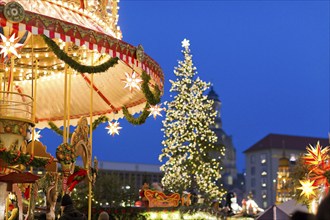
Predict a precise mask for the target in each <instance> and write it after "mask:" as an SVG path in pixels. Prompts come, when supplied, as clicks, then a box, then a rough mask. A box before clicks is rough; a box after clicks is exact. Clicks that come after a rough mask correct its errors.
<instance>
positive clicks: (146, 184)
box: [142, 181, 149, 189]
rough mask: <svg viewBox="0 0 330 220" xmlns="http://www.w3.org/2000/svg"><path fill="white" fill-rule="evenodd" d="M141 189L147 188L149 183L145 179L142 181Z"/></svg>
mask: <svg viewBox="0 0 330 220" xmlns="http://www.w3.org/2000/svg"><path fill="white" fill-rule="evenodd" d="M142 189H149V183H148V182H147V181H143V185H142Z"/></svg>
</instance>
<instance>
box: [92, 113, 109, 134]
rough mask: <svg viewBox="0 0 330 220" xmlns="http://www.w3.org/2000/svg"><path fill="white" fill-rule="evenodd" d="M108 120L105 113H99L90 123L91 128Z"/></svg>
mask: <svg viewBox="0 0 330 220" xmlns="http://www.w3.org/2000/svg"><path fill="white" fill-rule="evenodd" d="M107 121H109V118H108V117H107V116H105V115H101V116H100V117H98V118H97V119H96V120H95V121H93V124H92V130H93V131H94V130H95V129H96V128H97V127H98V126H99V125H100V124H101V123H104V122H107Z"/></svg>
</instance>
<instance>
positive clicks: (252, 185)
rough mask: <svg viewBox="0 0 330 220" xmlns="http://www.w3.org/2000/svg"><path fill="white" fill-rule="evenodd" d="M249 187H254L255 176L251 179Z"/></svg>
mask: <svg viewBox="0 0 330 220" xmlns="http://www.w3.org/2000/svg"><path fill="white" fill-rule="evenodd" d="M251 187H256V179H255V178H252V179H251Z"/></svg>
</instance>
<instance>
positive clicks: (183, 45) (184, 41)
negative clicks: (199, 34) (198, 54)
mask: <svg viewBox="0 0 330 220" xmlns="http://www.w3.org/2000/svg"><path fill="white" fill-rule="evenodd" d="M181 43H182V47H184V48H187V47H189V46H190V43H189V40H187V39H186V38H185V39H184V40H183V41H182V42H181Z"/></svg>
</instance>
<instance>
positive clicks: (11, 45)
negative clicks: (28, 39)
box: [0, 34, 23, 57]
mask: <svg viewBox="0 0 330 220" xmlns="http://www.w3.org/2000/svg"><path fill="white" fill-rule="evenodd" d="M0 37H1V39H2V44H0V48H1V51H0V54H3V55H4V57H6V56H7V55H8V54H14V55H15V56H17V57H18V53H17V51H16V49H17V48H19V47H21V46H22V45H23V44H20V43H16V41H17V39H18V38H15V34H13V35H11V37H10V38H9V39H8V38H6V37H5V36H4V35H2V34H0Z"/></svg>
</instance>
